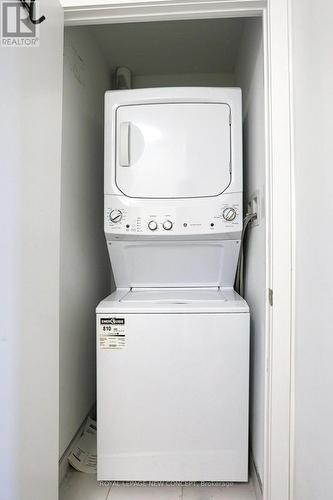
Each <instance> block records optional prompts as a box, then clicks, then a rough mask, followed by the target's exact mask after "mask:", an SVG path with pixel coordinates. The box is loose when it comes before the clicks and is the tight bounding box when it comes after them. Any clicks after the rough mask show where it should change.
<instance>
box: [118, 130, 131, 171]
mask: <svg viewBox="0 0 333 500" xmlns="http://www.w3.org/2000/svg"><path fill="white" fill-rule="evenodd" d="M130 125H131V124H130V122H122V123H121V124H120V147H119V163H120V166H121V167H129V166H130V152H129V151H130V132H131V126H130Z"/></svg>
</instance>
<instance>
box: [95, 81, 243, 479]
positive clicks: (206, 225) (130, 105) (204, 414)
mask: <svg viewBox="0 0 333 500" xmlns="http://www.w3.org/2000/svg"><path fill="white" fill-rule="evenodd" d="M104 227H105V235H106V239H107V244H108V249H109V254H110V259H111V264H112V269H113V274H114V277H115V282H116V286H117V290H116V291H115V292H114V293H113V294H111V295H110V296H109V297H107V298H106V299H105V300H103V301H102V302H101V303H100V304H99V306H98V307H97V413H98V414H97V418H98V438H97V442H98V447H97V458H98V462H97V463H98V467H97V470H98V479H99V480H127V481H131V480H139V481H246V480H247V460H248V444H247V443H248V384H249V311H248V306H247V304H246V303H245V301H244V300H243V299H242V298H241V297H239V296H238V295H237V294H236V293H235V292H234V291H233V288H232V287H233V281H234V276H235V269H236V265H237V258H238V254H239V246H240V237H241V231H242V149H241V94H240V90H239V89H234V88H232V89H218V88H214V89H210V88H166V89H141V90H127V91H113V92H107V93H106V100H105V214H104Z"/></svg>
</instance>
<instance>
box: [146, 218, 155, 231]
mask: <svg viewBox="0 0 333 500" xmlns="http://www.w3.org/2000/svg"><path fill="white" fill-rule="evenodd" d="M148 227H149V229H150V230H151V231H156V229H157V222H156V221H155V220H151V221H150V222H148Z"/></svg>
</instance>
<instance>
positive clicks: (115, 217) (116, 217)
mask: <svg viewBox="0 0 333 500" xmlns="http://www.w3.org/2000/svg"><path fill="white" fill-rule="evenodd" d="M109 217H110V221H111V222H114V223H117V222H120V221H121V219H122V218H123V214H122V213H121V211H120V210H111V212H110V215H109Z"/></svg>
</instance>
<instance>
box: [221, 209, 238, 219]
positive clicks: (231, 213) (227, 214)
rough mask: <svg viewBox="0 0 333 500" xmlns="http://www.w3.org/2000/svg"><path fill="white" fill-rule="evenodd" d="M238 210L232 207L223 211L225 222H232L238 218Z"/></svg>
mask: <svg viewBox="0 0 333 500" xmlns="http://www.w3.org/2000/svg"><path fill="white" fill-rule="evenodd" d="M236 215H237V214H236V210H235V209H234V208H232V207H227V208H225V209H224V210H223V218H224V220H226V221H228V222H231V221H233V220H234V219H235V218H236Z"/></svg>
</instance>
